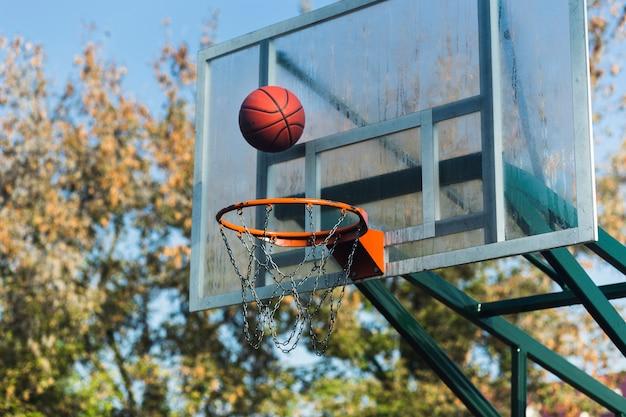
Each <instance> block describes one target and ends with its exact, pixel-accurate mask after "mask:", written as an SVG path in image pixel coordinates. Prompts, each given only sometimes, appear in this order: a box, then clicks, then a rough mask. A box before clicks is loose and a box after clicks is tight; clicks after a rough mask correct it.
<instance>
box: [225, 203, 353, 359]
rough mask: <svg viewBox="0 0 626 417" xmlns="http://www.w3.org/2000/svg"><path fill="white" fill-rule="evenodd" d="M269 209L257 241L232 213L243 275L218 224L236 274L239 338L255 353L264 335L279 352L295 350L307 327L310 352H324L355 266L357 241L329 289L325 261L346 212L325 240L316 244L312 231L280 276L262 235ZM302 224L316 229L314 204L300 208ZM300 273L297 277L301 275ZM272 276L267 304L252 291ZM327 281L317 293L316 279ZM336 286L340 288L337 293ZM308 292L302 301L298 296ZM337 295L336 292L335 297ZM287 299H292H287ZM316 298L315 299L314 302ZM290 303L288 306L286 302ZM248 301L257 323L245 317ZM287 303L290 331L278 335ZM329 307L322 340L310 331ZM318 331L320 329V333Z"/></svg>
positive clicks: (242, 218)
mask: <svg viewBox="0 0 626 417" xmlns="http://www.w3.org/2000/svg"><path fill="white" fill-rule="evenodd" d="M272 211H273V206H272V205H271V204H268V205H266V206H265V218H264V219H263V236H262V237H261V238H256V237H254V236H253V235H252V234H251V233H249V228H248V226H247V222H246V220H245V216H244V213H243V210H242V209H241V208H240V209H238V210H237V211H236V213H237V215H238V216H239V218H240V222H241V223H240V224H241V225H242V226H243V228H244V232H243V233H236V237H237V240H238V241H239V242H240V243H241V245H242V247H243V248H244V249H245V251H246V252H247V254H248V262H247V265H246V268H245V273H243V272H242V269H241V268H240V267H239V263H238V262H237V257H236V256H235V254H234V253H233V250H232V248H231V245H230V242H229V239H228V237H227V236H226V233H225V229H224V227H223V226H220V234H221V236H222V239H223V240H224V244H225V246H226V252H227V253H228V258H229V260H230V262H231V263H232V264H233V268H234V270H235V274H236V275H237V276H238V277H239V280H240V281H241V305H242V314H243V334H244V337H245V339H246V341H247V342H248V344H249V345H250V346H252V347H253V348H254V349H258V348H259V347H260V345H261V343H263V340H264V339H265V336H266V334H269V335H270V336H271V338H272V341H273V343H274V345H275V346H276V347H277V348H278V349H279V350H281V351H282V352H284V353H288V352H291V351H292V350H293V349H295V348H296V346H297V345H298V342H299V341H300V337H301V336H302V333H303V331H304V329H305V327H306V326H307V324H308V326H309V338H310V339H311V344H312V347H313V351H314V352H315V353H316V354H318V355H322V354H324V352H325V351H326V349H327V348H328V342H329V340H330V336H331V334H332V333H333V330H334V328H335V323H336V321H337V314H338V312H339V309H340V307H341V303H342V300H343V297H344V294H345V285H346V284H347V283H349V282H350V273H351V270H352V264H353V262H354V254H355V252H356V248H357V246H358V238H355V240H354V242H353V243H352V247H351V248H350V252H349V253H348V258H347V262H346V265H345V267H344V268H343V270H342V271H341V272H340V273H339V274H338V281H337V282H336V283H333V285H328V284H329V282H328V279H329V274H328V273H327V267H328V260H329V259H330V258H331V257H332V255H333V253H334V251H335V249H336V247H337V244H338V242H339V241H340V240H341V235H340V234H338V233H337V230H338V229H339V227H340V226H341V224H342V223H343V221H344V220H345V219H346V217H347V215H348V212H347V211H346V210H341V214H340V216H339V218H338V220H337V222H336V223H335V224H334V225H333V227H332V228H331V229H330V231H329V232H328V234H327V235H326V236H325V238H324V239H322V240H319V241H318V237H317V236H316V234H315V232H313V234H312V236H311V240H310V241H309V245H310V246H309V247H308V249H307V250H305V251H304V252H305V254H304V257H303V259H302V261H301V262H299V263H298V264H297V266H296V267H295V268H294V269H293V270H292V271H291V272H288V273H286V272H284V271H283V270H282V269H281V268H280V267H279V266H278V264H277V263H276V262H275V261H274V259H273V257H272V249H273V247H274V246H275V245H274V243H273V239H272V238H270V237H268V236H267V227H268V225H269V219H270V216H271V213H272ZM305 213H306V214H305V224H307V221H308V228H309V230H315V221H314V213H313V205H311V204H306V205H305ZM356 232H357V233H356V236H359V235H360V232H361V229H360V227H359V228H358V229H357V231H356ZM307 264H312V266H311V268H310V269H306V268H304V267H305V265H307ZM303 270H304V271H305V272H303V273H301V271H303ZM261 274H263V275H265V277H266V278H271V281H272V283H273V284H275V286H274V292H273V293H272V295H271V297H269V298H268V299H267V300H265V301H264V300H263V299H261V297H259V295H258V293H257V290H256V289H257V286H256V283H257V281H258V279H259V277H260V276H261ZM322 278H324V279H325V280H326V283H325V284H326V285H324V286H323V289H321V290H320V279H322ZM311 280H313V284H312V288H311V289H310V290H309V289H306V287H305V285H306V284H307V283H309V282H310V281H311ZM337 287H341V288H340V289H337ZM305 289H306V291H307V292H309V291H310V294H308V295H307V296H306V297H304V299H303V296H302V294H301V291H302V292H304V290H305ZM336 292H338V293H339V294H335V293H336ZM288 297H291V298H290V299H288ZM316 300H317V301H316ZM288 301H289V302H288ZM249 303H254V304H256V319H255V320H254V323H252V321H253V319H252V318H251V317H250V314H249V305H248V304H249ZM283 303H285V304H289V305H290V306H291V307H292V308H294V310H295V313H296V316H295V321H294V323H293V325H292V326H291V330H289V331H288V332H287V333H286V336H285V335H283V336H282V339H281V336H280V334H281V333H282V332H281V329H280V328H279V326H278V323H279V317H277V313H278V311H279V308H280V306H281V305H283ZM325 307H327V309H328V319H327V328H326V331H325V332H324V335H323V337H320V336H318V334H317V333H316V331H315V324H316V322H317V320H319V321H322V318H321V315H322V312H323V310H324V308H325ZM319 330H321V329H319Z"/></svg>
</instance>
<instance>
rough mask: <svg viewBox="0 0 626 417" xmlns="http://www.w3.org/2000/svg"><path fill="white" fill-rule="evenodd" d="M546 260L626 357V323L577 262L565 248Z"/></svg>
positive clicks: (554, 250) (550, 254) (552, 252)
mask: <svg viewBox="0 0 626 417" xmlns="http://www.w3.org/2000/svg"><path fill="white" fill-rule="evenodd" d="M543 256H544V258H546V260H547V261H548V262H549V263H550V265H552V267H553V268H554V269H555V270H556V271H557V272H558V273H559V275H560V276H561V279H563V281H564V282H565V283H566V284H567V286H568V287H569V288H570V289H571V290H572V292H573V293H574V294H575V295H576V297H578V298H579V299H580V301H581V302H582V304H583V305H584V306H585V308H586V309H587V311H588V312H589V314H591V316H592V317H593V318H594V319H595V321H596V322H597V323H598V325H599V326H600V327H601V328H602V330H604V332H605V333H606V335H607V336H608V337H609V338H610V339H611V340H612V341H613V343H615V346H617V348H618V349H619V350H620V352H622V355H624V356H626V322H624V319H622V317H621V316H620V315H619V313H618V312H617V311H616V310H615V308H614V307H613V306H612V305H611V303H610V302H609V300H607V298H606V297H605V296H604V294H602V291H600V289H598V286H597V285H596V284H595V283H594V282H593V281H592V280H591V278H590V277H589V275H587V272H585V270H584V269H583V267H582V266H580V264H579V263H578V262H577V261H576V258H574V256H572V254H570V253H569V252H568V251H567V249H565V248H558V249H552V250H550V251H546V252H544V253H543Z"/></svg>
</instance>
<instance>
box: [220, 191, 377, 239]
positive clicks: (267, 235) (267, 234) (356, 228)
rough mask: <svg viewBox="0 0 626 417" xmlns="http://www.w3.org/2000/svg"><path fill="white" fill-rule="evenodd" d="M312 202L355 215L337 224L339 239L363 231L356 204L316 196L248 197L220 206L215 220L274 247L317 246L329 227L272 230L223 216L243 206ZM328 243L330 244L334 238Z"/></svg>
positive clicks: (362, 218) (362, 215) (363, 220)
mask: <svg viewBox="0 0 626 417" xmlns="http://www.w3.org/2000/svg"><path fill="white" fill-rule="evenodd" d="M282 204H287V205H312V206H321V207H331V208H335V209H338V210H341V211H342V212H343V211H347V212H350V213H353V214H356V215H357V216H358V217H359V220H358V221H357V222H355V223H354V224H351V225H349V226H344V227H339V228H337V230H335V232H334V233H333V235H334V236H336V238H337V239H338V241H339V242H344V241H350V240H355V239H357V238H359V237H360V236H362V235H364V234H365V232H367V212H366V211H365V210H363V209H362V208H359V207H354V206H351V205H350V204H346V203H341V202H338V201H330V200H321V199H317V198H295V197H294V198H289V197H282V198H262V199H257V200H248V201H243V202H241V203H237V204H233V205H230V206H228V207H224V208H223V209H221V210H220V211H219V212H218V213H217V214H216V215H215V220H217V222H218V223H219V224H220V225H222V226H223V227H225V228H227V229H230V230H232V231H234V232H236V233H247V234H250V235H252V236H254V237H256V238H259V239H262V240H266V241H268V242H271V243H272V244H274V245H277V246H289V247H304V246H313V245H318V244H320V243H321V242H323V241H324V240H326V239H327V238H328V237H329V235H330V234H331V232H332V230H320V231H318V232H274V231H267V230H261V229H255V228H247V227H244V226H241V225H238V224H235V223H232V222H229V221H228V220H225V219H224V215H225V214H226V213H229V212H231V211H236V210H241V209H244V208H247V207H256V206H271V205H282ZM330 240H332V241H331V242H329V243H334V242H335V240H334V239H332V238H331V239H330Z"/></svg>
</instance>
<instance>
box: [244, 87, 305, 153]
mask: <svg viewBox="0 0 626 417" xmlns="http://www.w3.org/2000/svg"><path fill="white" fill-rule="evenodd" d="M304 121H305V117H304V109H303V108H302V104H301V103H300V100H298V97H296V95H295V94H293V93H292V92H291V91H289V90H287V89H286V88H282V87H277V86H265V87H261V88H259V89H256V90H254V91H253V92H251V93H250V94H249V95H248V97H246V99H245V100H244V101H243V103H242V104H241V109H240V110H239V128H240V129H241V133H242V134H243V137H244V138H245V139H246V141H247V142H248V143H249V144H250V145H252V146H254V147H255V148H257V149H258V150H260V151H263V152H280V151H284V150H286V149H289V148H290V147H292V146H293V145H294V144H295V143H296V142H297V141H298V139H300V137H301V136H302V132H303V131H304Z"/></svg>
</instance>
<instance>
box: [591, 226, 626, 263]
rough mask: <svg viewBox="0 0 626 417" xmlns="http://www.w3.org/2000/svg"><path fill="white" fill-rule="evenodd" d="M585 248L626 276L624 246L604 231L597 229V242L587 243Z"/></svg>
mask: <svg viewBox="0 0 626 417" xmlns="http://www.w3.org/2000/svg"><path fill="white" fill-rule="evenodd" d="M587 247H588V248H589V249H591V250H592V251H594V252H595V253H596V254H597V255H598V256H600V257H601V258H602V259H604V260H605V261H607V262H608V263H610V264H611V265H613V266H614V267H615V268H617V270H618V271H620V272H621V273H622V274H624V275H626V246H624V245H622V244H621V243H620V242H618V241H617V240H616V239H615V238H614V237H613V236H611V235H610V234H608V233H607V232H606V230H604V229H603V228H601V227H598V241H597V242H593V243H588V244H587Z"/></svg>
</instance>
